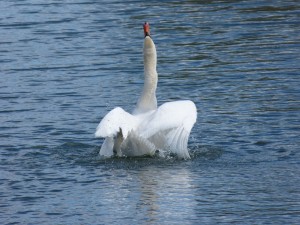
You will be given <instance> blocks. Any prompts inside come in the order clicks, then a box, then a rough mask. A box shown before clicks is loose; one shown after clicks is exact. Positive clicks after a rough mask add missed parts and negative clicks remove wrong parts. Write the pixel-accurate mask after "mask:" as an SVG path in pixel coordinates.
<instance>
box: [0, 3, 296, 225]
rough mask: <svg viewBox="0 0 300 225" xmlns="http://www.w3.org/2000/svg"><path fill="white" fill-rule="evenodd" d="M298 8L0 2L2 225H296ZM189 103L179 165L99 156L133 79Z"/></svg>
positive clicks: (131, 92) (136, 86)
mask: <svg viewBox="0 0 300 225" xmlns="http://www.w3.org/2000/svg"><path fill="white" fill-rule="evenodd" d="M299 13H300V4H299V1H296V0H294V1H293V0H291V1H279V0H278V1H230V3H226V2H225V1H148V2H143V1H138V0H136V1H135V0H133V1H127V2H123V1H96V0H90V1H85V0H76V1H55V0H52V1H47V2H45V1H39V0H36V1H33V0H24V1H17V0H10V1H8V0H4V1H1V2H0V31H1V32H0V75H1V83H0V106H1V108H0V137H1V139H0V152H1V155H0V170H1V173H0V184H1V185H0V212H1V213H0V223H1V224H120V223H122V224H176V223H178V224H219V223H221V224H299V223H300V191H299V184H300V182H299V181H300V179H299V171H300V165H299V160H300V154H299V146H300V90H299V86H300V82H299V81H300V80H299V75H300V74H299V71H300V70H299V69H300V66H299V65H300V59H299V49H300V48H299V47H300V39H299V30H300V21H299ZM144 21H149V22H150V25H151V34H152V37H153V39H154V41H155V43H156V46H157V51H158V73H159V84H158V85H159V86H158V91H157V97H158V101H159V104H162V103H163V102H166V101H172V100H178V99H191V100H193V101H194V102H195V103H196V105H197V108H198V121H197V123H196V125H195V127H194V128H193V130H192V133H191V137H190V141H189V148H190V152H191V155H192V159H191V160H188V161H182V160H177V159H176V158H173V157H169V158H167V159H160V158H127V159H119V158H112V159H106V160H103V159H100V158H99V157H98V151H99V149H100V146H101V143H102V140H98V139H95V138H94V136H93V133H94V131H95V128H96V126H97V124H98V123H99V121H100V119H101V118H102V117H103V116H104V115H105V114H106V113H107V112H108V111H109V110H111V109H113V108H114V107H115V106H121V107H123V108H124V109H126V110H128V111H131V110H132V109H133V108H134V106H135V103H136V101H137V99H138V97H139V94H140V92H141V89H142V84H143V72H142V70H143V62H142V45H143V31H142V24H143V23H144Z"/></svg>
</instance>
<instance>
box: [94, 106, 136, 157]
mask: <svg viewBox="0 0 300 225" xmlns="http://www.w3.org/2000/svg"><path fill="white" fill-rule="evenodd" d="M135 126H136V120H135V119H134V117H133V116H132V115H130V114H129V113H127V112H126V111H124V110H123V109H122V108H120V107H117V108H114V109H113V110H111V111H110V112H109V113H108V114H107V115H106V116H105V117H104V118H103V119H102V120H101V122H100V123H99V125H98V126H97V128H96V132H95V136H96V137H104V138H105V140H104V142H103V144H102V146H101V149H100V152H99V154H100V155H102V156H105V157H110V156H112V155H113V154H114V150H115V151H116V153H117V154H121V153H120V152H119V151H120V149H119V148H120V144H121V143H122V141H123V138H126V137H127V135H128V133H129V131H131V130H132V129H133V128H134V127H135ZM120 135H121V136H122V137H121V139H122V140H120V138H118V137H119V136H120Z"/></svg>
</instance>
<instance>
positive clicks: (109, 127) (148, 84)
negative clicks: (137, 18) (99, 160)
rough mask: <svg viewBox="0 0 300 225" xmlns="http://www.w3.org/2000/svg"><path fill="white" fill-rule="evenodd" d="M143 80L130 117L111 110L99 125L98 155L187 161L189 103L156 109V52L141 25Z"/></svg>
mask: <svg viewBox="0 0 300 225" xmlns="http://www.w3.org/2000/svg"><path fill="white" fill-rule="evenodd" d="M144 34H145V39H144V50H143V51H144V76H145V83H144V88H143V92H142V95H141V97H140V99H139V100H138V103H137V106H136V108H135V109H134V111H133V113H132V114H130V113H128V112H126V111H124V110H123V109H122V108H120V107H117V108H115V109H113V110H111V111H110V112H109V113H108V114H107V115H106V116H105V117H104V118H103V119H102V120H101V122H100V123H99V125H98V127H97V129H96V133H95V136H96V137H104V138H105V140H104V142H103V144H102V146H101V149H100V152H99V154H100V155H102V156H106V157H110V156H112V155H114V154H116V155H118V156H142V155H154V154H155V152H156V151H157V150H159V153H160V154H164V152H172V153H175V154H177V156H178V157H179V158H183V159H189V158H190V155H189V152H188V149H187V143H188V137H189V135H190V132H191V129H192V128H193V126H194V124H195V122H196V119H197V110H196V106H195V104H194V103H193V102H192V101H189V100H185V101H174V102H167V103H164V104H163V105H161V106H160V107H159V108H157V100H156V94H155V92H156V87H157V72H156V48H155V45H154V43H153V41H152V39H151V37H150V28H149V24H148V23H147V22H146V23H145V24H144Z"/></svg>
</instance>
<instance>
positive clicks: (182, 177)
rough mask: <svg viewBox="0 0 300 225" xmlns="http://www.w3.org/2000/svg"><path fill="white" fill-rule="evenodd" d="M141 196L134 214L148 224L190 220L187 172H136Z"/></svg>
mask: <svg viewBox="0 0 300 225" xmlns="http://www.w3.org/2000/svg"><path fill="white" fill-rule="evenodd" d="M138 179H139V182H140V189H141V191H140V192H141V196H140V199H139V201H138V204H137V211H138V212H139V213H142V214H144V216H143V217H144V219H145V220H146V221H148V222H157V221H167V220H168V219H171V218H172V219H171V220H172V221H174V219H175V221H176V219H179V221H180V220H181V219H184V218H190V217H191V215H192V214H193V213H194V211H193V210H194V208H195V201H194V192H195V189H194V187H193V185H192V184H191V180H192V179H191V176H190V171H188V170H186V169H182V168H180V169H174V168H170V169H166V168H164V169H162V168H157V167H150V168H149V167H148V168H145V169H143V170H141V171H140V172H139V173H138Z"/></svg>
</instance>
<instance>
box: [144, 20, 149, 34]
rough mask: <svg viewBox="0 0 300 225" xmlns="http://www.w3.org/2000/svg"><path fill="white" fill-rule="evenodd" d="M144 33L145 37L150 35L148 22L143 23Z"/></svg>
mask: <svg viewBox="0 0 300 225" xmlns="http://www.w3.org/2000/svg"><path fill="white" fill-rule="evenodd" d="M144 35H145V37H147V36H150V25H149V23H148V22H145V23H144Z"/></svg>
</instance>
